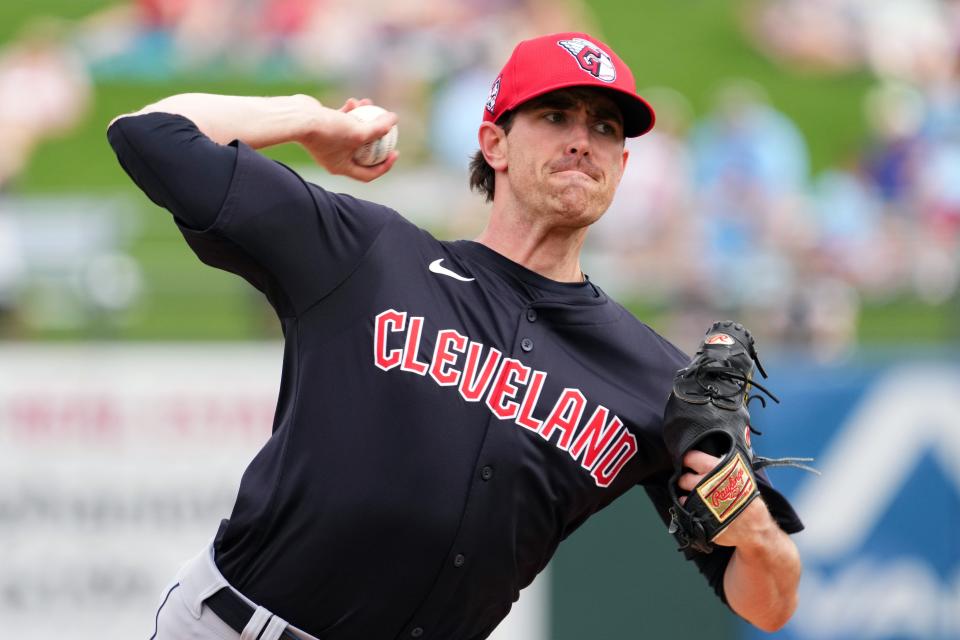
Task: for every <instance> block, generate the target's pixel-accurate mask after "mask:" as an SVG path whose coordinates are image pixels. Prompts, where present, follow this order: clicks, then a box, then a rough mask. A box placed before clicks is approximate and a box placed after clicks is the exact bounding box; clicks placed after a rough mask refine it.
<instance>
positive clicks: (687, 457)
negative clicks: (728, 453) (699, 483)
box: [683, 449, 720, 474]
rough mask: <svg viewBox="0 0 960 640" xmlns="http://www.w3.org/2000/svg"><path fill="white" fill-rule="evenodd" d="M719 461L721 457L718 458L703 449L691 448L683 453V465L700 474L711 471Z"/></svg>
mask: <svg viewBox="0 0 960 640" xmlns="http://www.w3.org/2000/svg"><path fill="white" fill-rule="evenodd" d="M719 462H720V458H716V457H714V456H712V455H710V454H709V453H704V452H703V451H698V450H697V449H690V450H689V451H687V452H686V453H685V454H683V466H685V467H686V468H688V469H692V470H693V471H695V472H697V473H700V474H704V473H707V472H708V471H711V470H712V469H713V468H714V467H716V466H717V464H718V463H719Z"/></svg>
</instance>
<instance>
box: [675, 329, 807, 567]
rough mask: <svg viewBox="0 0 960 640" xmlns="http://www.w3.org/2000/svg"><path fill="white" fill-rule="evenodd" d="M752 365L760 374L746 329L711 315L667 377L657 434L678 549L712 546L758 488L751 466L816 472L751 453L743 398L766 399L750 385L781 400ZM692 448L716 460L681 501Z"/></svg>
mask: <svg viewBox="0 0 960 640" xmlns="http://www.w3.org/2000/svg"><path fill="white" fill-rule="evenodd" d="M754 364H756V367H757V369H758V370H759V371H760V374H761V375H762V376H763V377H764V378H766V377H767V374H766V372H765V371H764V370H763V366H762V365H761V364H760V359H759V358H758V357H757V351H756V347H755V346H754V340H753V336H751V335H750V332H749V331H747V330H746V329H745V328H744V327H743V325H740V324H737V323H734V322H729V321H727V322H715V323H714V324H713V326H712V327H710V329H709V330H708V331H707V334H706V337H705V338H704V340H703V342H702V343H701V344H700V348H699V349H698V350H697V353H696V355H695V356H694V358H693V360H692V361H691V362H690V364H689V365H688V366H687V367H685V368H683V369H680V370H679V371H678V372H677V374H676V376H675V377H674V379H673V391H672V392H671V394H670V398H669V400H668V401H667V407H666V409H665V411H664V416H663V420H664V426H663V439H664V442H665V443H666V446H667V450H668V451H669V452H670V456H671V458H672V460H673V465H674V474H673V477H672V478H671V479H670V487H669V489H670V498H671V500H672V501H673V506H672V507H671V508H670V517H671V520H670V527H669V531H670V533H671V534H673V536H674V537H675V538H676V540H677V542H679V544H680V549H681V550H685V549H688V548H689V549H692V550H694V551H699V552H701V553H710V552H711V551H713V546H714V545H713V540H714V539H715V538H716V537H717V535H719V534H720V533H721V532H722V531H723V530H724V529H726V528H727V527H728V526H729V525H730V523H731V522H733V521H734V520H735V519H736V518H737V516H739V515H740V514H741V513H742V512H743V510H744V509H746V508H747V505H749V504H750V503H751V502H752V501H753V500H754V499H755V498H756V497H757V496H759V495H760V491H759V489H758V487H757V478H756V475H755V472H756V471H758V470H760V469H762V468H764V467H768V466H795V467H800V468H803V469H807V470H809V471H814V470H813V469H811V468H810V467H807V466H806V465H803V464H801V463H802V462H808V461H810V458H780V459H771V458H764V457H762V456H758V455H756V454H754V452H753V448H752V447H751V444H750V433H751V431H752V432H753V433H756V434H758V435H759V433H760V432H759V431H757V430H755V429H754V428H753V427H752V426H751V425H750V413H749V412H748V411H747V404H748V403H749V401H750V400H752V399H755V398H756V399H759V400H760V402H761V403H762V404H763V405H764V406H766V401H765V400H764V398H763V397H762V396H760V395H754V396H750V395H749V392H750V389H751V387H755V388H757V389H759V390H760V391H762V392H763V393H765V394H766V395H767V396H768V397H770V398H771V399H772V400H773V401H774V402H779V400H777V398H776V397H775V396H774V395H773V394H772V393H770V392H769V391H768V390H767V389H765V388H764V387H763V386H761V385H759V384H757V383H756V382H754V381H753V379H752V378H753V367H754ZM690 449H698V450H700V451H703V452H705V453H709V454H711V455H713V456H716V457H718V458H720V462H719V464H717V466H716V467H715V468H714V469H713V470H712V471H710V472H709V473H707V474H706V475H705V476H704V478H703V480H701V481H700V483H699V484H697V486H696V487H695V488H694V489H693V491H691V492H690V493H689V495H687V499H686V502H685V503H684V504H680V495H678V493H677V491H678V488H677V481H678V480H679V478H680V476H681V475H682V474H683V473H684V471H685V469H684V465H683V457H684V454H686V453H687V451H689V450H690ZM814 472H815V471H814ZM815 473H816V472H815Z"/></svg>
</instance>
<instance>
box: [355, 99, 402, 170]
mask: <svg viewBox="0 0 960 640" xmlns="http://www.w3.org/2000/svg"><path fill="white" fill-rule="evenodd" d="M386 112H387V110H386V109H384V108H382V107H378V106H376V105H374V104H365V105H362V106H359V107H357V108H356V109H353V110H352V111H348V112H347V113H349V114H350V115H351V116H353V117H354V118H357V119H358V120H361V121H363V122H369V121H370V120H374V119H376V118H377V117H378V116H380V115H381V114H384V113H386ZM397 135H398V130H397V125H393V126H392V127H390V131H388V132H387V133H386V135H384V136H383V137H381V138H379V139H377V140H371V141H370V142H368V143H366V144H365V145H363V146H362V147H360V148H359V149H357V151H356V153H354V154H353V160H354V162H356V163H357V164H361V165H363V166H365V167H372V166H373V165H376V164H380V163H381V162H383V161H384V160H386V159H387V157H388V156H389V155H390V152H391V151H393V150H394V149H395V148H396V146H397Z"/></svg>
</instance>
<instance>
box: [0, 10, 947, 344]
mask: <svg viewBox="0 0 960 640" xmlns="http://www.w3.org/2000/svg"><path fill="white" fill-rule="evenodd" d="M746 6H748V7H749V12H747V13H745V14H744V21H743V22H744V29H745V33H746V34H747V36H748V37H750V38H751V39H752V40H753V41H754V43H755V45H756V47H757V48H758V49H759V50H760V51H762V52H764V54H765V55H767V56H769V57H770V58H771V59H773V60H775V61H776V62H777V63H778V64H781V65H783V66H784V67H786V68H787V69H788V70H789V71H790V72H796V73H818V74H831V73H841V72H843V73H847V72H850V71H854V70H865V71H868V72H870V73H871V74H872V75H873V76H875V78H876V83H875V86H874V88H873V89H872V90H871V91H870V92H869V95H867V96H866V98H865V101H864V105H863V108H864V117H865V118H866V120H867V121H868V122H869V126H870V136H869V139H868V140H867V141H865V142H864V144H863V147H862V148H861V149H860V150H859V152H857V153H856V154H851V156H850V157H849V158H848V159H846V160H845V161H844V162H843V163H842V164H838V165H837V166H833V167H830V168H828V169H827V170H824V171H820V172H818V173H816V174H814V173H813V172H812V169H811V165H810V160H809V153H808V148H807V143H806V140H805V138H804V136H803V134H802V132H801V131H799V130H798V128H797V127H796V125H795V124H794V123H793V122H792V121H791V120H790V119H789V118H788V117H787V116H786V115H784V114H783V113H782V112H780V111H779V110H778V109H777V108H776V106H775V105H774V104H773V103H772V102H771V100H770V99H769V97H768V96H767V95H766V94H765V92H764V89H763V88H762V87H761V86H759V85H757V84H755V83H752V82H751V81H748V80H744V79H733V80H730V81H727V82H725V83H724V84H723V85H722V86H721V87H720V89H719V90H718V91H717V93H716V96H715V98H714V101H713V105H712V107H711V108H710V109H709V110H708V112H707V113H704V114H700V115H699V116H697V115H695V114H694V111H693V108H692V107H691V105H690V103H689V102H688V101H687V99H686V98H685V97H684V96H682V95H680V94H679V93H677V92H676V91H674V90H673V89H670V88H667V87H653V88H649V89H647V90H644V91H642V93H643V94H644V95H645V96H646V97H647V98H648V99H649V100H650V101H651V102H652V103H653V105H654V107H655V109H656V110H657V114H658V121H657V127H656V129H655V130H654V132H653V133H651V134H649V135H647V136H644V137H643V138H640V139H639V140H630V141H628V148H629V149H630V153H631V160H630V162H629V164H628V168H627V173H626V175H625V176H624V180H623V183H622V185H621V188H620V190H619V193H618V195H617V198H616V200H615V202H614V204H613V207H612V208H611V211H610V212H609V213H608V215H607V216H606V217H605V218H604V219H603V220H602V221H601V222H600V223H599V224H598V226H597V229H596V230H595V231H596V232H595V233H594V234H593V235H592V237H591V238H590V240H589V243H588V246H587V257H586V259H585V264H586V265H588V272H590V273H591V275H592V277H593V278H594V279H595V280H597V281H598V282H600V283H601V284H602V285H605V287H606V288H607V289H609V290H611V292H612V293H614V294H616V295H617V296H619V297H621V298H626V299H628V300H642V301H644V302H645V303H647V304H652V305H656V306H658V307H660V308H663V309H667V310H669V314H670V316H671V318H670V322H669V325H670V326H671V327H672V330H671V337H674V338H675V339H678V340H681V341H682V343H683V344H689V343H693V342H694V341H695V336H697V335H698V334H699V333H700V332H702V328H703V326H706V323H707V322H708V321H709V320H712V319H714V318H715V317H716V316H717V314H722V315H726V316H731V317H736V318H738V319H742V320H744V321H745V322H748V323H750V324H751V326H754V327H757V328H758V333H761V334H765V336H766V337H767V338H773V339H775V340H776V341H777V342H779V343H781V344H785V345H790V346H797V347H800V348H804V349H810V350H811V351H812V352H814V353H816V354H817V355H819V356H820V357H822V358H826V359H829V358H836V357H841V356H843V355H844V354H846V353H848V352H849V350H850V349H851V348H852V346H853V345H854V344H855V341H856V327H857V322H858V314H859V310H860V308H861V305H862V303H863V302H864V301H882V300H887V299H893V298H897V297H904V296H906V297H911V298H916V299H919V300H922V301H924V302H926V303H929V304H941V303H944V302H945V301H947V300H949V299H951V298H952V297H954V296H956V295H957V287H958V282H960V81H958V68H957V60H958V55H957V54H958V53H960V0H755V1H753V2H750V3H748V4H747V5H746ZM573 28H575V29H577V30H585V31H593V32H597V29H596V26H595V24H594V23H593V21H592V20H591V17H590V15H589V12H588V10H587V9H586V8H585V7H584V6H582V5H580V4H577V2H576V1H575V0H568V1H567V2H555V1H550V0H492V1H490V0H486V1H484V2H481V1H480V0H457V1H449V0H424V1H423V2H419V3H412V2H411V3H407V2H386V1H385V0H351V1H350V2H344V1H339V0H134V1H132V2H128V3H124V4H118V5H116V6H113V7H111V8H110V9H107V10H105V11H101V12H99V13H97V14H95V15H92V16H89V17H88V18H86V19H84V20H82V21H79V22H77V23H75V24H73V25H71V28H70V31H69V33H65V32H63V30H62V27H60V28H59V30H58V28H54V27H52V26H50V25H48V26H47V27H45V28H41V29H37V28H33V29H32V30H31V31H28V32H26V33H24V34H23V35H22V37H21V38H19V39H18V40H16V41H14V42H12V43H11V44H9V45H7V46H6V48H5V49H4V50H3V51H2V52H0V131H2V132H4V136H5V139H6V140H7V141H8V144H7V145H6V146H5V147H4V148H3V149H2V151H0V335H2V332H3V326H4V323H3V317H2V316H3V309H7V310H8V311H9V310H10V309H12V308H13V307H14V302H15V301H16V300H17V295H18V294H17V292H18V291H21V290H22V282H23V280H24V278H23V275H24V273H27V272H29V264H30V261H31V259H30V256H29V255H27V256H24V255H23V253H24V251H23V249H22V247H23V246H26V245H29V243H24V242H20V243H19V245H18V242H17V241H16V234H17V226H18V225H17V224H13V223H12V222H11V221H12V220H13V221H15V220H16V216H9V215H8V216H5V215H4V207H5V205H4V202H5V199H4V198H3V190H4V187H5V186H6V187H7V190H9V186H10V185H11V184H15V183H14V182H13V181H14V179H15V176H16V174H17V173H18V172H19V171H20V170H21V169H22V167H23V166H24V164H25V161H26V158H27V157H28V156H29V153H30V151H31V150H32V149H33V148H34V147H35V146H36V145H37V144H38V143H39V142H40V141H42V140H43V139H45V138H47V137H50V136H55V135H59V134H61V133H62V132H64V131H66V130H68V129H69V128H70V127H71V126H73V125H75V124H76V123H77V122H78V121H79V120H80V119H81V118H82V116H83V114H84V113H85V110H86V109H87V107H88V105H89V101H90V97H91V86H92V84H91V83H92V82H93V81H95V80H103V79H109V80H130V81H136V82H150V81H168V80H170V79H175V78H178V77H183V76H184V75H185V74H186V75H189V76H190V77H200V78H203V77H209V78H218V77H221V76H222V75H224V74H228V75H229V74H243V75H245V76H253V77H255V78H258V79H261V80H263V81H264V82H272V81H276V80H290V79H297V80H303V79H305V78H309V79H314V80H316V82H317V83H318V85H323V86H334V87H338V88H339V90H338V91H337V93H338V94H340V95H343V96H346V95H356V96H364V97H371V98H373V99H374V100H375V101H376V102H378V103H380V104H383V105H386V106H388V107H389V108H391V109H393V110H395V111H398V112H399V113H400V115H401V118H402V120H403V123H404V124H403V138H404V139H403V146H404V168H402V169H401V168H399V167H398V171H397V172H395V173H399V172H405V173H404V176H403V178H404V179H403V182H404V184H405V188H404V190H402V191H400V192H399V193H397V194H393V195H396V196H397V197H398V198H399V199H400V200H401V201H400V202H398V201H396V200H395V199H394V200H391V202H392V203H393V204H395V206H396V207H397V208H398V209H400V210H402V211H404V213H407V214H409V215H410V216H411V217H413V218H416V219H417V220H418V222H421V223H423V224H426V225H427V226H430V227H431V228H432V229H433V230H434V231H435V232H436V233H438V235H441V236H448V237H449V236H454V235H463V234H465V233H466V234H469V233H470V232H471V231H472V230H474V229H476V228H477V227H478V226H479V224H481V223H482V219H483V216H482V213H481V211H482V210H483V208H484V207H483V203H482V202H480V200H479V198H477V197H476V196H470V195H469V194H468V193H467V191H466V186H465V185H466V182H465V177H464V176H465V172H466V167H467V164H468V158H469V156H470V155H471V154H472V152H473V151H474V150H475V148H476V125H477V121H478V120H479V115H480V113H479V112H480V107H481V105H482V104H483V102H484V100H485V98H486V95H487V92H488V90H489V86H490V82H491V80H492V79H493V78H494V77H495V76H496V72H497V69H498V67H499V65H500V63H501V62H502V60H504V59H505V58H506V57H507V55H508V54H509V49H510V47H512V45H513V44H514V43H515V42H516V41H518V40H520V39H522V38H525V37H528V36H531V35H535V34H540V33H545V32H550V31H560V30H568V29H573ZM641 81H642V79H641ZM24 87H28V88H27V89H26V90H25V89H24ZM265 93H269V90H265ZM131 106H132V105H131ZM388 177H389V176H388ZM385 181H386V179H385ZM386 184H387V185H388V187H389V185H390V184H391V183H390V182H389V181H386ZM392 184H394V185H396V184H398V183H397V182H394V183H392ZM430 192H433V193H442V194H444V195H443V198H442V199H443V203H440V204H438V206H436V207H431V206H430V204H429V203H425V202H424V198H423V197H422V194H423V193H430ZM450 194H460V198H459V199H458V198H457V196H456V195H450ZM404 198H406V201H403V199H404ZM439 199H440V198H435V199H434V200H439ZM21 219H22V216H21ZM21 233H22V225H21ZM117 242H119V240H117ZM101 244H103V243H101ZM101 244H97V243H95V242H94V243H91V246H94V249H91V251H92V252H93V251H94V250H95V251H96V252H99V253H98V254H97V255H100V254H103V253H104V252H105V253H106V254H107V255H108V256H113V258H112V259H111V260H104V259H103V256H102V255H100V260H99V264H100V267H99V268H100V269H106V270H107V272H108V273H107V276H108V277H107V278H106V280H107V281H109V282H113V283H116V282H118V281H119V282H121V283H127V284H126V285H124V286H123V287H120V289H121V291H122V292H125V293H124V295H119V294H116V295H113V296H112V297H111V296H109V295H107V296H106V298H104V295H102V293H101V294H98V295H99V298H98V297H97V296H93V297H94V299H100V300H101V302H100V303H97V304H94V305H93V306H95V307H97V308H106V309H107V310H108V311H110V310H116V309H119V308H122V307H123V306H124V305H127V306H129V305H133V304H135V302H136V299H137V295H138V289H137V287H138V286H139V285H138V284H137V283H138V282H139V280H138V276H137V273H136V267H135V265H132V264H131V262H130V261H129V260H125V259H123V258H122V255H120V254H118V253H117V250H118V247H116V246H113V247H111V246H109V243H106V244H107V246H101ZM18 246H19V247H20V249H18ZM28 253H29V252H28ZM18 256H19V257H18ZM25 265H26V266H25ZM111 269H113V270H116V269H120V272H117V273H114V272H112V271H110V270H111ZM118 273H119V275H118ZM111 274H112V275H111ZM18 282H19V283H20V284H19V285H18ZM131 283H132V284H131ZM71 286H74V285H71ZM114 286H115V288H116V286H119V285H116V284H115V285H114ZM90 295H93V294H90ZM88 297H89V296H88ZM103 300H107V302H103ZM98 305H99V306H98ZM105 305H106V306H105ZM98 317H101V318H102V314H101V316H98Z"/></svg>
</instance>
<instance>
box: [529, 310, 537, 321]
mask: <svg viewBox="0 0 960 640" xmlns="http://www.w3.org/2000/svg"><path fill="white" fill-rule="evenodd" d="M527 320H529V321H530V322H536V321H537V310H536V309H527Z"/></svg>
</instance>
